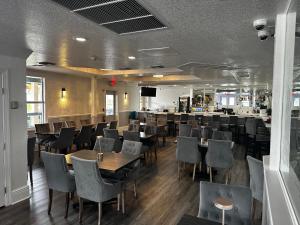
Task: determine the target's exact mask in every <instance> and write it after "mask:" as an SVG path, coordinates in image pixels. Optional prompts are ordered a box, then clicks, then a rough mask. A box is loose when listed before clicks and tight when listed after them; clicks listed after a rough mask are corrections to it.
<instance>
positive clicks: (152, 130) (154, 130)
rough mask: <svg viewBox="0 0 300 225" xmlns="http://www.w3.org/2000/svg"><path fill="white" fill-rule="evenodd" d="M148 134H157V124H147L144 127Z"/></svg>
mask: <svg viewBox="0 0 300 225" xmlns="http://www.w3.org/2000/svg"><path fill="white" fill-rule="evenodd" d="M144 132H145V133H146V134H157V126H155V125H146V126H145V128H144Z"/></svg>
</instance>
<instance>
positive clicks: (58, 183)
mask: <svg viewBox="0 0 300 225" xmlns="http://www.w3.org/2000/svg"><path fill="white" fill-rule="evenodd" d="M41 154H42V155H41V156H42V160H43V162H44V166H45V170H46V178H47V184H48V188H49V205H48V214H50V212H51V205H52V196H53V190H54V191H60V192H65V193H66V206H65V208H66V212H65V218H67V217H68V210H69V201H70V193H74V192H75V191H76V185H75V178H74V175H73V173H72V171H69V170H68V168H67V163H66V158H65V156H64V155H62V154H54V153H49V152H42V153H41Z"/></svg>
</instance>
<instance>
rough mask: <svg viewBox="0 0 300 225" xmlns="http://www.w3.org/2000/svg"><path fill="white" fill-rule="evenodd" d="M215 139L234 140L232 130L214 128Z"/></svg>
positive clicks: (213, 136)
mask: <svg viewBox="0 0 300 225" xmlns="http://www.w3.org/2000/svg"><path fill="white" fill-rule="evenodd" d="M212 139H213V140H226V141H232V132H231V131H219V130H214V131H213V134H212Z"/></svg>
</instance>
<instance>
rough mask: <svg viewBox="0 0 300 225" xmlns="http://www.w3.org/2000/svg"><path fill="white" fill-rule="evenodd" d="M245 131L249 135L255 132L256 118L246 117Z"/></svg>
mask: <svg viewBox="0 0 300 225" xmlns="http://www.w3.org/2000/svg"><path fill="white" fill-rule="evenodd" d="M245 127H246V133H247V134H250V135H255V134H256V119H255V118H251V117H250V118H247V120H246V123H245Z"/></svg>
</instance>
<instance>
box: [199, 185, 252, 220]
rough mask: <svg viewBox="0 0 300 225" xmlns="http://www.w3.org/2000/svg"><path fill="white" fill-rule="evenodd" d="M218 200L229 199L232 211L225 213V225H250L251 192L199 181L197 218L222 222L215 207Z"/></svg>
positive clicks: (241, 188)
mask: <svg viewBox="0 0 300 225" xmlns="http://www.w3.org/2000/svg"><path fill="white" fill-rule="evenodd" d="M218 198H224V199H229V200H230V201H231V202H232V203H233V209H232V210H228V211H226V215H225V224H230V225H251V224H252V223H251V198H252V197H251V190H250V188H248V187H244V186H234V185H224V184H217V183H210V182H206V181H200V195H199V199H200V200H199V211H198V218H203V219H206V220H210V221H214V222H219V223H221V222H222V211H221V210H220V209H218V208H216V206H215V201H216V199H218Z"/></svg>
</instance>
